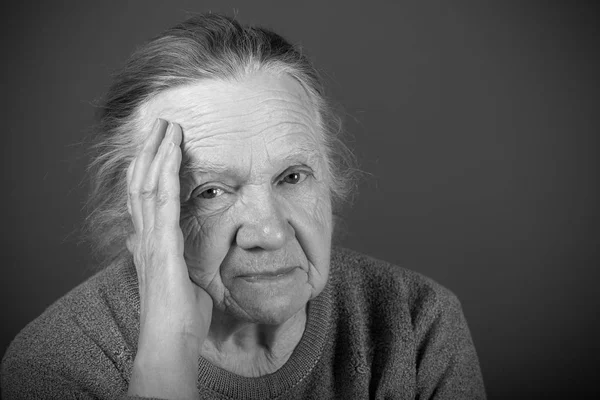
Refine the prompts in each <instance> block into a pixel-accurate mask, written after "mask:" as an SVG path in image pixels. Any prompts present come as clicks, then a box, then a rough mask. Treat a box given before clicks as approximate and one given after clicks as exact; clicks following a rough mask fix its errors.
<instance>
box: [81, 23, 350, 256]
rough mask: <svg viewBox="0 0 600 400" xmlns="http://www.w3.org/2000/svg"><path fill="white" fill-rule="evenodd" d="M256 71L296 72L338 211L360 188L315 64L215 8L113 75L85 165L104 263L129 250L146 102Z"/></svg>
mask: <svg viewBox="0 0 600 400" xmlns="http://www.w3.org/2000/svg"><path fill="white" fill-rule="evenodd" d="M258 69H262V70H269V71H272V72H275V73H278V74H281V73H285V74H288V75H290V76H291V77H293V78H295V79H296V80H297V81H298V82H300V84H301V85H302V86H303V87H304V89H305V90H306V92H307V94H308V97H309V98H310V101H311V102H312V103H313V105H314V107H315V110H317V115H318V121H317V122H318V126H319V128H320V130H321V133H322V142H323V145H324V149H325V156H326V159H327V168H328V170H329V171H328V173H329V177H330V179H329V181H330V182H331V184H330V193H331V201H332V206H333V212H334V216H336V217H337V215H338V213H339V211H340V210H341V206H342V204H343V203H345V202H346V201H347V200H349V197H350V195H351V193H352V191H353V189H354V188H355V179H354V176H355V174H354V173H355V172H356V169H355V168H354V167H353V166H354V163H355V162H354V157H353V155H352V153H351V152H350V151H349V150H348V148H347V147H346V146H345V145H344V143H343V142H342V141H341V136H340V135H341V122H340V118H339V117H337V116H336V114H335V113H334V111H333V107H332V106H331V104H330V102H329V101H328V100H327V99H326V97H325V95H324V90H323V85H322V80H321V78H320V76H319V74H318V72H317V70H316V69H315V68H314V67H313V65H312V64H311V62H310V61H309V60H308V58H307V57H306V56H305V55H304V54H303V53H302V50H301V49H300V48H299V47H297V46H294V45H292V44H290V43H289V42H287V41H286V40H285V39H284V38H282V37H281V36H279V35H277V34H275V33H273V32H271V31H269V30H266V29H263V28H259V27H247V26H242V25H241V24H240V23H239V22H237V21H235V20H234V19H232V18H229V17H226V16H222V15H218V14H204V15H197V16H194V17H192V18H189V19H188V20H186V21H184V22H183V23H181V24H179V25H177V26H175V27H173V28H171V29H168V30H166V31H165V32H163V33H162V34H161V35H159V36H157V37H156V38H154V39H152V40H151V41H149V42H148V43H146V44H145V45H144V46H142V47H140V48H138V49H137V50H136V51H135V52H134V53H133V54H132V56H131V57H130V59H129V60H128V62H127V63H126V65H125V66H124V68H123V69H122V70H121V71H120V72H119V73H118V74H116V75H115V77H114V81H113V84H112V86H111V87H110V88H109V90H108V92H107V94H106V96H105V98H104V101H103V104H102V105H101V107H100V109H99V111H100V114H99V123H98V124H97V126H96V128H95V132H94V135H95V137H94V139H93V140H94V142H95V144H94V145H93V146H92V147H91V150H92V154H91V157H92V162H91V163H90V165H89V167H88V170H87V173H88V176H89V180H90V182H91V193H90V196H89V199H88V202H87V203H86V208H87V210H88V216H87V218H86V221H85V227H84V236H85V238H86V239H87V240H88V241H89V242H90V244H91V246H92V250H93V251H94V254H95V255H96V257H98V258H99V259H100V261H101V263H102V264H105V263H108V262H111V261H113V260H114V259H115V258H119V257H123V256H125V255H127V250H126V247H125V242H126V238H127V237H128V236H129V235H130V234H131V233H133V231H134V228H133V224H132V223H131V219H130V216H129V214H128V211H127V179H126V171H127V167H128V166H129V164H130V163H131V161H132V160H133V159H134V158H135V156H136V155H137V152H138V151H139V148H140V146H141V140H140V136H139V134H136V132H139V129H140V123H141V121H140V118H139V115H138V114H139V113H138V111H139V110H140V108H141V106H143V105H144V104H145V103H146V102H148V101H149V100H150V99H152V98H153V97H154V96H156V95H157V94H159V93H161V92H163V91H165V90H167V89H171V88H174V87H177V86H181V85H186V84H192V83H196V82H198V81H201V80H205V79H217V80H235V79H241V78H243V77H244V76H245V75H247V74H248V73H249V72H251V71H256V70H258Z"/></svg>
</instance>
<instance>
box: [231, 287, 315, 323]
mask: <svg viewBox="0 0 600 400" xmlns="http://www.w3.org/2000/svg"><path fill="white" fill-rule="evenodd" d="M232 297H233V298H234V299H235V307H231V308H229V309H228V310H227V313H228V314H230V315H234V316H235V317H236V318H238V319H241V320H245V321H248V322H252V323H255V324H265V325H281V324H283V323H284V322H286V321H287V320H289V319H290V318H292V317H293V316H294V315H296V314H297V313H298V312H299V311H301V310H303V309H305V308H306V305H307V303H308V300H309V296H307V295H306V294H305V293H295V294H292V295H290V294H288V295H286V296H269V293H253V294H252V295H251V296H248V295H245V294H238V295H237V296H236V295H235V294H234V293H232Z"/></svg>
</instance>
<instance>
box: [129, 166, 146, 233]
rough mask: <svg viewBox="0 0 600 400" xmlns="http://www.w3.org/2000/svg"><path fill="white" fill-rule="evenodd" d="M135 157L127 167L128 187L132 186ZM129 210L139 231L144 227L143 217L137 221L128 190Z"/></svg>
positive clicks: (134, 225)
mask: <svg viewBox="0 0 600 400" xmlns="http://www.w3.org/2000/svg"><path fill="white" fill-rule="evenodd" d="M135 160H136V159H135V158H134V159H133V161H132V162H131V163H130V164H129V167H128V168H127V187H128V188H129V187H130V186H131V180H132V179H133V169H134V168H135ZM127 212H128V213H129V216H130V217H131V220H132V221H133V227H134V228H135V230H136V232H137V231H138V229H141V228H142V221H141V219H140V220H138V221H136V220H134V218H133V212H132V210H131V195H130V193H129V192H128V193H127ZM136 215H137V216H138V217H140V218H141V215H139V213H138V214H136Z"/></svg>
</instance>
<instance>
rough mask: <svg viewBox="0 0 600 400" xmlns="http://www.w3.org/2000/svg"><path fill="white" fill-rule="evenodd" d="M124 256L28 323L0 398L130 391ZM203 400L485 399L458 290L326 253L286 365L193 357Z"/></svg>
mask: <svg viewBox="0 0 600 400" xmlns="http://www.w3.org/2000/svg"><path fill="white" fill-rule="evenodd" d="M137 285H138V283H137V277H136V272H135V267H134V266H133V264H132V262H131V261H128V262H125V263H121V264H113V265H111V266H109V267H107V268H106V269H104V270H102V271H100V272H99V273H97V274H96V275H94V276H93V277H91V278H90V279H88V280H87V281H86V282H84V283H82V284H81V285H79V286H78V287H76V288H75V289H73V290H72V291H70V292H69V293H68V294H66V295H65V296H64V297H62V298H61V299H59V300H58V301H57V302H56V303H54V304H53V305H52V306H50V307H49V308H48V309H47V310H46V311H45V312H44V313H43V314H42V315H41V316H39V317H38V318H37V319H35V320H34V321H33V322H31V323H30V324H29V325H27V326H26V327H25V328H24V329H23V330H22V331H21V332H20V333H19V334H18V335H17V337H16V338H15V339H14V341H13V342H12V343H11V345H10V347H9V349H8V350H7V352H6V354H5V356H4V359H3V360H2V381H1V387H2V398H4V399H7V400H9V399H34V398H35V399H40V398H44V399H119V398H120V399H128V398H131V397H127V396H126V392H127V387H128V382H129V379H130V376H131V371H132V367H133V360H134V358H135V354H136V347H137V339H138V334H139V292H138V287H137ZM198 364H199V365H198V384H197V386H198V391H199V395H200V398H201V399H331V398H340V399H367V398H373V399H484V398H485V391H484V385H483V380H482V376H481V371H480V368H479V363H478V359H477V355H476V352H475V348H474V346H473V341H472V339H471V336H470V333H469V329H468V327H467V323H466V321H465V318H464V316H463V313H462V310H461V306H460V303H459V301H458V299H457V298H456V296H454V295H453V294H452V293H451V292H450V291H448V290H447V289H445V288H443V287H442V286H440V285H439V284H437V283H435V282H434V281H432V280H430V279H428V278H426V277H423V276H422V275H419V274H417V273H415V272H411V271H409V270H406V269H403V268H400V267H398V266H394V265H391V264H388V263H386V262H382V261H379V260H376V259H373V258H370V257H367V256H364V255H361V254H359V253H356V252H353V251H350V250H346V249H341V248H334V249H332V257H331V270H330V278H329V282H328V283H327V285H326V287H325V289H324V290H323V292H322V293H321V294H320V295H319V296H318V297H317V298H315V299H313V300H312V301H310V302H309V306H308V318H307V323H306V328H305V331H304V335H303V336H302V339H301V340H300V343H299V344H298V345H297V346H296V348H295V349H294V352H293V354H292V355H291V356H290V358H289V360H288V361H287V362H286V364H285V365H284V366H283V367H281V368H280V369H279V370H278V371H276V372H275V373H272V374H269V375H265V376H262V377H259V378H247V377H242V376H238V375H235V374H233V373H230V372H228V371H225V370H223V369H221V368H219V367H216V366H214V365H212V364H211V363H210V362H208V361H207V360H205V359H203V358H200V359H199V361H198Z"/></svg>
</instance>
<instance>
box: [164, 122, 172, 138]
mask: <svg viewBox="0 0 600 400" xmlns="http://www.w3.org/2000/svg"><path fill="white" fill-rule="evenodd" d="M166 137H167V138H169V139H171V138H172V137H173V123H172V122H169V125H167V135H166Z"/></svg>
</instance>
